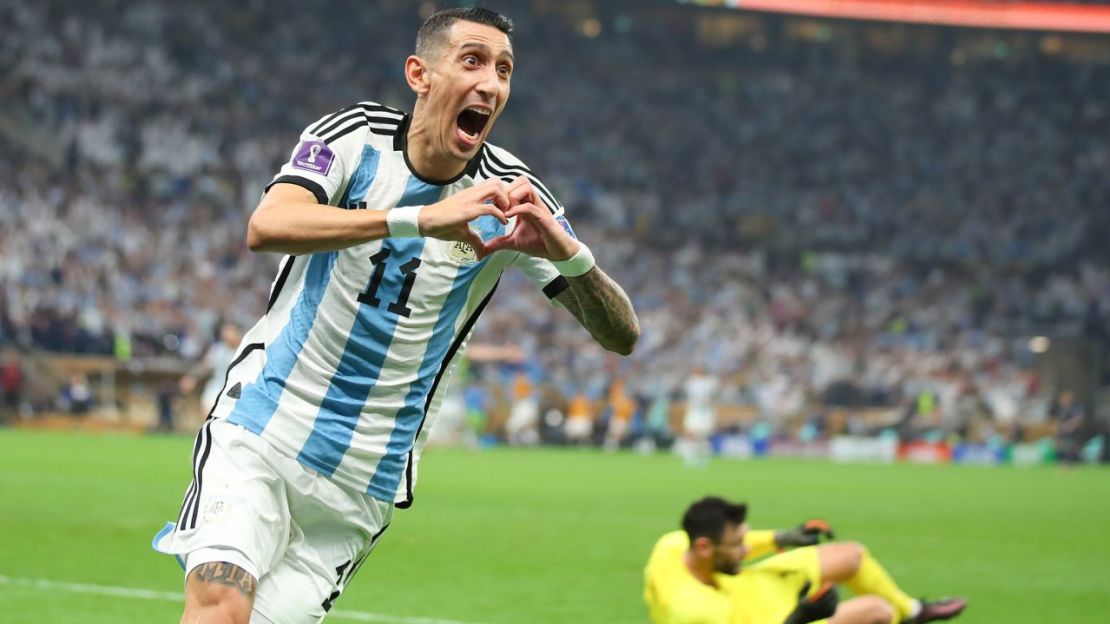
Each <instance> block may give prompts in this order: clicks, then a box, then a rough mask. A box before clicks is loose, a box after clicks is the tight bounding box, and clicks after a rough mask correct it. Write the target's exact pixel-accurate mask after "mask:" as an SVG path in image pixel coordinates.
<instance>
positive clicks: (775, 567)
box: [644, 531, 820, 624]
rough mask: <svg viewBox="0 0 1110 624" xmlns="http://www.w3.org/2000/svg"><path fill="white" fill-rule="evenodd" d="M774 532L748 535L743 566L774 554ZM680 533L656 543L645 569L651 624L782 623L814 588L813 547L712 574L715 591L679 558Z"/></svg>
mask: <svg viewBox="0 0 1110 624" xmlns="http://www.w3.org/2000/svg"><path fill="white" fill-rule="evenodd" d="M774 540H775V538H774V532H773V531H750V532H748V534H747V536H746V537H745V538H744V544H745V545H746V546H747V547H748V555H747V557H746V558H745V561H749V560H752V559H758V558H760V557H763V556H764V555H767V554H769V553H771V552H773V551H774V549H775V541H774ZM689 548H690V540H689V538H688V537H687V536H686V533H685V532H684V531H674V532H672V533H667V534H666V535H664V536H663V537H661V538H659V541H658V542H656V543H655V548H654V549H652V552H651V557H650V558H649V559H648V564H647V568H646V569H645V570H644V600H645V602H647V607H648V613H649V614H650V616H651V621H652V624H781V622H782V621H783V620H784V619H785V618H786V616H787V615H788V614H789V613H790V612H791V611H792V610H793V609H794V606H795V605H796V604H797V599H798V592H799V591H800V590H801V587H802V586H803V585H804V584H805V582H806V581H810V582H811V583H812V584H813V587H817V585H819V583H818V582H817V581H819V579H820V566H819V563H818V560H817V552H816V549H814V548H798V549H796V550H792V551H790V552H787V553H783V554H779V555H775V556H773V557H769V558H767V559H764V560H763V561H760V562H759V563H756V564H754V565H751V566H745V567H744V569H743V570H742V571H741V572H740V574H738V575H735V576H732V575H728V574H717V575H714V581H715V582H716V584H717V586H716V587H710V586H708V585H706V584H704V583H702V582H701V581H699V580H697V579H696V578H694V575H693V574H691V573H690V570H689V569H688V568H687V567H686V562H685V559H684V556H685V554H686V551H687V550H688V549H689Z"/></svg>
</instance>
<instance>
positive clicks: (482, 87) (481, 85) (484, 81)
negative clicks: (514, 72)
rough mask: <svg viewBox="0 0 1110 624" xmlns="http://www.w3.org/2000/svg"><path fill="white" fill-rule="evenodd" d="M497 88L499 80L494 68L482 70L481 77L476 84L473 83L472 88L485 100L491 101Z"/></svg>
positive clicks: (495, 95) (495, 94)
mask: <svg viewBox="0 0 1110 624" xmlns="http://www.w3.org/2000/svg"><path fill="white" fill-rule="evenodd" d="M499 88H500V82H499V81H498V78H497V71H496V70H489V71H484V72H482V77H481V79H480V80H479V81H478V84H476V85H474V90H475V91H477V92H478V95H480V96H482V99H484V100H486V101H487V102H492V101H493V99H494V98H495V97H497V90H498V89H499Z"/></svg>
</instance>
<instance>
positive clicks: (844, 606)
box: [828, 596, 895, 624]
mask: <svg viewBox="0 0 1110 624" xmlns="http://www.w3.org/2000/svg"><path fill="white" fill-rule="evenodd" d="M894 615H895V614H894V608H893V607H891V606H890V604H888V603H887V602H886V601H885V600H883V599H882V598H879V597H878V596H858V597H856V598H852V599H850V600H845V601H843V602H841V603H840V604H838V605H837V606H836V614H835V615H833V616H832V617H831V618H829V619H828V624H891V623H892V622H894Z"/></svg>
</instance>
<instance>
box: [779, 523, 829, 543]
mask: <svg viewBox="0 0 1110 624" xmlns="http://www.w3.org/2000/svg"><path fill="white" fill-rule="evenodd" d="M822 537H824V538H825V540H826V541H827V540H831V539H833V537H834V536H833V530H832V526H830V525H829V523H828V522H826V521H824V520H822V519H820V518H811V519H809V520H806V521H805V522H803V523H801V524H799V525H798V526H796V527H794V528H793V529H782V530H780V531H775V545H776V546H778V547H779V548H791V547H795V546H815V545H817V543H818V542H820V541H821V538H822Z"/></svg>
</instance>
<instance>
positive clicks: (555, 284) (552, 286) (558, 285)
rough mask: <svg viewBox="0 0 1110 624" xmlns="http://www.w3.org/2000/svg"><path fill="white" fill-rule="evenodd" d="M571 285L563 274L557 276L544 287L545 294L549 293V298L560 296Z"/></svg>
mask: <svg viewBox="0 0 1110 624" xmlns="http://www.w3.org/2000/svg"><path fill="white" fill-rule="evenodd" d="M569 287H570V282H568V281H567V278H565V277H563V276H562V275H560V276H558V277H556V278H555V279H553V280H551V281H550V282H548V283H547V286H544V287H543V294H545V295H547V298H548V299H554V298H555V297H558V296H559V294H560V293H562V292H563V291H564V290H566V289H567V288H569Z"/></svg>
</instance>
